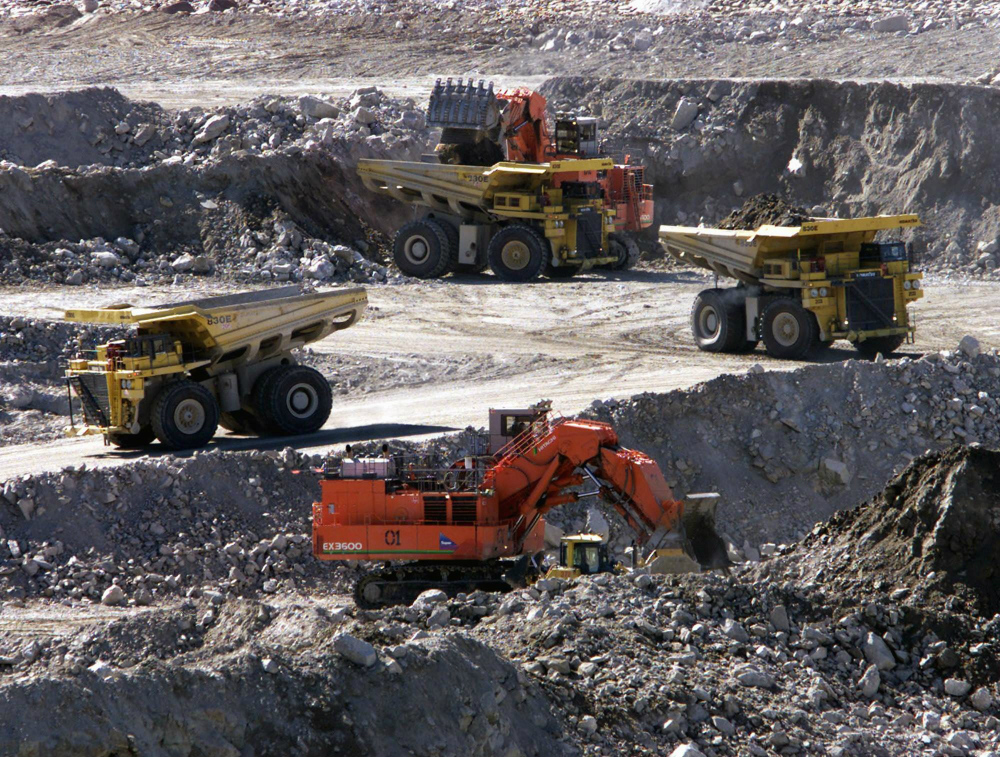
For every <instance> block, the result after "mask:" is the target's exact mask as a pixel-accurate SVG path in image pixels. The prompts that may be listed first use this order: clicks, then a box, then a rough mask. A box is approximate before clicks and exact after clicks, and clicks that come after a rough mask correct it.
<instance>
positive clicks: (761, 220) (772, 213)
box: [718, 194, 809, 229]
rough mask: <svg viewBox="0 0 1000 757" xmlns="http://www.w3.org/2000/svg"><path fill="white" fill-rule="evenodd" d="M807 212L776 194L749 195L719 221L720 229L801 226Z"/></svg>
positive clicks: (807, 216) (806, 217)
mask: <svg viewBox="0 0 1000 757" xmlns="http://www.w3.org/2000/svg"><path fill="white" fill-rule="evenodd" d="M808 218H809V214H808V213H807V212H806V211H805V210H804V209H802V208H796V207H795V206H794V205H790V204H789V203H788V202H787V201H786V200H785V199H783V198H781V197H779V196H778V195H776V194H761V195H756V196H755V197H751V198H750V199H748V200H747V201H746V202H745V203H743V206H742V207H740V208H739V209H737V210H734V211H733V212H732V213H730V214H729V215H728V216H726V217H725V218H723V219H722V220H721V221H720V222H719V223H718V227H719V228H720V229H757V228H760V227H761V226H764V225H770V226H801V225H802V223H803V221H805V220H806V219H808Z"/></svg>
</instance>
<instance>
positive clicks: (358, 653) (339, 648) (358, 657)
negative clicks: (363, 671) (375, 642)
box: [333, 633, 378, 668]
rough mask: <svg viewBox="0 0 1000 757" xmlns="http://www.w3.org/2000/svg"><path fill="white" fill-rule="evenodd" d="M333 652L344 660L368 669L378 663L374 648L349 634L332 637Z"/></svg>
mask: <svg viewBox="0 0 1000 757" xmlns="http://www.w3.org/2000/svg"><path fill="white" fill-rule="evenodd" d="M333 650H334V651H335V652H336V653H337V654H339V655H340V656H341V657H343V658H344V659H345V660H349V661H350V662H353V663H354V664H355V665H361V666H363V667H366V668H370V667H371V666H372V665H374V664H375V663H376V662H377V661H378V653H377V652H376V651H375V647H373V646H372V645H371V644H369V643H368V642H367V641H363V640H361V639H359V638H357V637H355V636H351V635H350V634H346V633H342V634H338V635H337V636H336V637H334V640H333Z"/></svg>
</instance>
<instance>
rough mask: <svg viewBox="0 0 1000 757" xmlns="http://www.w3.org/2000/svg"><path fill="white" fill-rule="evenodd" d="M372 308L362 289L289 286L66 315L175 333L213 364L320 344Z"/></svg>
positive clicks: (78, 319)
mask: <svg viewBox="0 0 1000 757" xmlns="http://www.w3.org/2000/svg"><path fill="white" fill-rule="evenodd" d="M367 304H368V295H367V294H366V292H365V290H364V289H363V288H361V287H352V288H349V289H337V290H334V291H330V292H317V293H313V294H303V293H302V291H301V290H300V288H299V287H297V286H289V287H281V288H278V289H265V290H261V291H257V292H243V293H240V294H233V295H223V296H220V297H207V298H204V299H197V300H189V301H186V302H178V303H169V304H164V305H155V306H149V307H134V306H132V305H130V304H122V305H112V306H110V307H106V308H99V309H95V310H67V311H66V313H65V316H64V317H65V319H66V320H67V321H75V322H78V323H105V324H114V325H119V326H120V325H134V326H136V327H137V328H138V330H139V332H140V333H144V334H170V335H172V336H174V337H176V338H177V339H180V340H181V341H183V342H185V343H186V344H190V345H191V346H192V347H193V348H194V349H195V350H197V352H198V358H199V359H201V360H208V361H209V362H211V363H214V362H217V361H218V360H220V359H221V358H225V359H226V360H234V359H237V358H239V359H241V361H250V360H254V359H263V358H266V357H267V356H268V355H271V354H275V353H279V352H285V351H287V350H290V349H294V348H296V347H301V346H302V345H305V344H309V343H310V342H315V341H318V340H320V339H322V338H324V337H326V336H327V335H329V334H331V333H332V332H334V331H339V330H341V329H345V328H347V327H349V326H352V325H354V323H356V322H357V321H358V320H359V318H360V317H361V314H362V313H363V312H364V309H365V307H366V306H367ZM241 352H242V354H240V353H241Z"/></svg>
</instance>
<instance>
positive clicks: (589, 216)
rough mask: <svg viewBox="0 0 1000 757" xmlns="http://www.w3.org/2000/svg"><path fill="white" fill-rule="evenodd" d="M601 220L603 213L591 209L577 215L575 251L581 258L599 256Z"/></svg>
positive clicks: (600, 250)
mask: <svg viewBox="0 0 1000 757" xmlns="http://www.w3.org/2000/svg"><path fill="white" fill-rule="evenodd" d="M603 220H604V216H603V215H601V214H600V213H595V212H593V211H590V212H587V213H579V214H578V215H577V217H576V252H577V254H578V255H579V256H580V257H581V258H597V257H600V256H601V254H602V248H601V223H602V222H603Z"/></svg>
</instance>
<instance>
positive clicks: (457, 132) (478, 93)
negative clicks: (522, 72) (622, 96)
mask: <svg viewBox="0 0 1000 757" xmlns="http://www.w3.org/2000/svg"><path fill="white" fill-rule="evenodd" d="M547 104H548V103H547V101H546V99H545V96H544V95H542V94H541V93H539V92H535V91H534V90H531V89H528V88H527V87H508V88H504V89H499V90H496V91H494V89H493V84H492V82H491V83H490V84H488V85H487V84H486V83H485V82H484V81H482V80H480V81H479V83H478V84H476V83H474V82H473V80H472V79H469V80H468V82H463V81H462V80H461V79H459V80H458V81H457V82H455V81H453V80H452V79H448V80H447V81H445V82H442V81H441V80H440V79H438V80H437V83H436V84H435V85H434V89H433V90H432V91H431V96H430V100H429V103H428V107H427V124H428V125H429V126H433V127H438V128H440V129H441V140H440V144H439V145H438V146H437V154H438V159H439V160H440V161H441V162H442V163H455V164H459V165H477V166H492V165H494V164H495V163H498V162H500V161H504V160H506V161H508V162H512V163H550V162H552V161H556V160H572V159H586V158H599V157H603V154H602V150H601V143H600V139H599V134H598V123H597V119H596V118H593V117H585V116H570V115H561V116H559V117H557V118H556V119H555V122H554V123H555V133H554V136H553V133H552V132H551V131H550V130H549V122H548V117H547V114H546V108H547ZM644 177H645V171H644V169H643V167H642V166H638V165H632V164H630V163H629V157H628V156H627V155H626V156H624V158H623V162H622V163H619V164H616V165H615V166H614V167H613V168H612V169H611V170H609V171H607V173H606V175H604V176H603V177H601V182H600V183H601V190H602V191H603V192H604V196H605V197H606V198H607V200H608V201H609V202H610V203H611V204H612V205H613V206H614V208H615V211H616V214H617V216H616V227H617V229H618V230H619V231H627V232H638V231H641V230H642V229H645V228H646V227H648V226H649V225H650V224H652V222H653V187H652V186H651V185H649V184H645V183H644ZM633 244H634V243H633ZM634 254H635V255H636V257H637V256H638V248H635V250H634Z"/></svg>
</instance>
